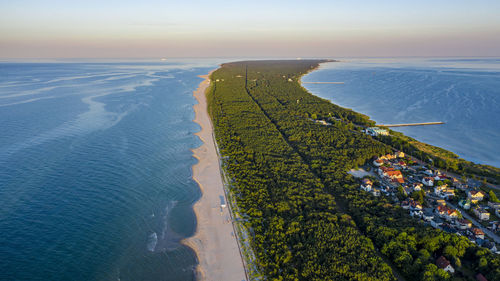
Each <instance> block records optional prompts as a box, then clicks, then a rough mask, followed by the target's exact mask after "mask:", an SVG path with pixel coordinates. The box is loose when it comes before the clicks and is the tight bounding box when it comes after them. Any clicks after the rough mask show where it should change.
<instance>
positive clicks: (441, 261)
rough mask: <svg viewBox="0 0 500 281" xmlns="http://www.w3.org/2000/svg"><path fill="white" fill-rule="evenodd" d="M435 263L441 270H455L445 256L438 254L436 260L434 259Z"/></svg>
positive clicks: (452, 271)
mask: <svg viewBox="0 0 500 281" xmlns="http://www.w3.org/2000/svg"><path fill="white" fill-rule="evenodd" d="M436 265H437V267H438V268H441V269H442V270H444V271H447V272H450V273H454V272H455V269H454V268H453V266H451V263H450V261H448V260H447V259H446V258H445V257H443V256H440V257H439V258H438V259H437V260H436Z"/></svg>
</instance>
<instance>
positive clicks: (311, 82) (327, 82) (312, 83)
mask: <svg viewBox="0 0 500 281" xmlns="http://www.w3.org/2000/svg"><path fill="white" fill-rule="evenodd" d="M302 84H344V82H302Z"/></svg>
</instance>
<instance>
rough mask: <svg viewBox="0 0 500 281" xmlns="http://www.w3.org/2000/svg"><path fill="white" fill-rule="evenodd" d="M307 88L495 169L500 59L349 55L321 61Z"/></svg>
mask: <svg viewBox="0 0 500 281" xmlns="http://www.w3.org/2000/svg"><path fill="white" fill-rule="evenodd" d="M303 81H304V82H313V81H328V82H332V81H336V82H344V84H304V86H305V87H306V88H307V89H308V90H309V91H310V92H311V93H314V94H316V95H318V96H320V97H322V98H326V99H329V100H331V101H332V102H333V103H335V104H338V105H341V106H343V107H347V108H352V109H353V110H355V111H358V112H361V113H364V114H367V115H368V116H370V117H371V118H372V119H373V120H375V121H377V123H379V124H394V123H416V122H430V121H443V122H445V123H446V124H444V125H437V126H421V127H400V128H394V129H395V130H397V131H400V132H403V133H405V134H406V135H409V136H411V137H413V138H415V139H418V140H420V141H423V142H426V143H430V144H433V145H436V146H439V147H443V148H445V149H447V150H450V151H453V152H455V153H457V154H458V155H459V156H461V157H463V158H464V159H467V160H470V161H473V162H477V163H482V164H489V165H493V166H496V167H500V145H499V144H500V59H494V58H476V59H464V58H461V59H451V58H445V59H353V60H343V61H342V62H334V63H327V64H323V65H322V66H321V68H320V69H319V70H318V71H313V72H311V73H310V74H308V75H306V76H305V77H304V78H303Z"/></svg>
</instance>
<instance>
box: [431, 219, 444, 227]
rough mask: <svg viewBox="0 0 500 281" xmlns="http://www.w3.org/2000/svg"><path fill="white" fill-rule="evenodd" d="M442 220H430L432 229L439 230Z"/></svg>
mask: <svg viewBox="0 0 500 281" xmlns="http://www.w3.org/2000/svg"><path fill="white" fill-rule="evenodd" d="M443 223H444V222H443V220H442V219H440V218H434V219H432V220H431V226H432V227H434V228H439V227H440V226H441V225H443Z"/></svg>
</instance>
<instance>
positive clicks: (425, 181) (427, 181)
mask: <svg viewBox="0 0 500 281" xmlns="http://www.w3.org/2000/svg"><path fill="white" fill-rule="evenodd" d="M422 183H423V184H425V185H426V186H433V185H434V179H433V178H431V177H425V178H423V179H422Z"/></svg>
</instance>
